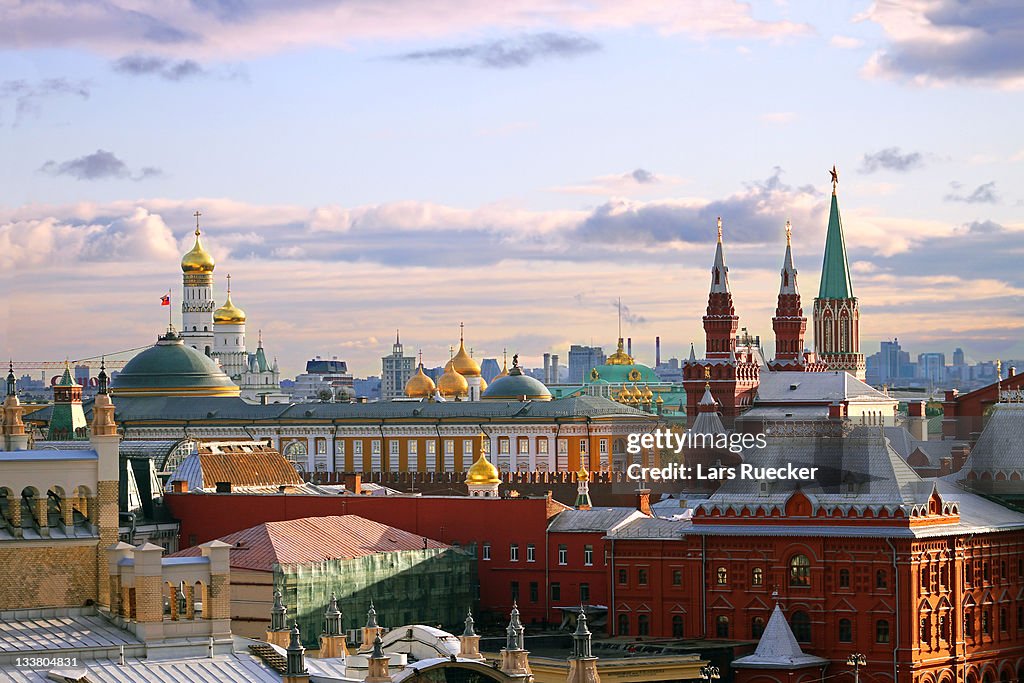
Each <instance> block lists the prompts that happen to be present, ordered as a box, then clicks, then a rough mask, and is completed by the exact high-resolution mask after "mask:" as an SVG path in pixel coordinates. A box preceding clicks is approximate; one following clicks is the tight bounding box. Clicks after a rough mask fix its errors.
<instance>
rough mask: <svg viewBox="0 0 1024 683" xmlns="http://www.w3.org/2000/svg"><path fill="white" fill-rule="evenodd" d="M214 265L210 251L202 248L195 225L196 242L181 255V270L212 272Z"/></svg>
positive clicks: (184, 271) (185, 271)
mask: <svg viewBox="0 0 1024 683" xmlns="http://www.w3.org/2000/svg"><path fill="white" fill-rule="evenodd" d="M216 265H217V263H216V262H215V261H214V260H213V257H212V256H210V252H208V251H206V249H204V248H203V243H202V241H200V239H199V228H198V227H196V243H195V245H194V246H193V247H192V249H191V250H190V251H189V252H188V253H187V254H185V255H184V256H182V257H181V272H183V273H212V272H213V269H214V267H215V266H216Z"/></svg>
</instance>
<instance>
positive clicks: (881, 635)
mask: <svg viewBox="0 0 1024 683" xmlns="http://www.w3.org/2000/svg"><path fill="white" fill-rule="evenodd" d="M875 642H876V643H888V642H889V621H888V620H887V619H879V620H878V621H876V622H875Z"/></svg>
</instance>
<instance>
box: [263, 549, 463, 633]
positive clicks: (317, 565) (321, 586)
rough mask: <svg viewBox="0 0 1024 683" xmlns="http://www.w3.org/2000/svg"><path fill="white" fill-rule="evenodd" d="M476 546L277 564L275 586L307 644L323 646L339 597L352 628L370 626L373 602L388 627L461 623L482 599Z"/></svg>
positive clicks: (347, 627)
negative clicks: (328, 611)
mask: <svg viewBox="0 0 1024 683" xmlns="http://www.w3.org/2000/svg"><path fill="white" fill-rule="evenodd" d="M476 570H477V568H476V551H475V548H472V547H467V548H464V549H462V548H429V549H424V550H401V551H392V552H384V553H377V554H374V555H365V556H363V557H357V558H353V559H331V560H324V561H321V562H310V563H305V564H289V565H274V587H275V588H276V589H277V590H280V591H281V593H282V595H283V596H284V601H285V605H287V607H288V622H289V625H290V624H291V621H292V620H295V621H297V622H298V624H299V630H300V631H301V632H302V643H303V645H304V646H305V647H308V648H317V647H319V644H318V638H319V636H320V633H322V632H323V629H324V608H325V607H326V606H327V603H328V602H330V599H331V593H332V592H334V593H335V594H337V596H338V607H339V608H340V609H341V611H342V614H343V623H344V628H345V630H346V631H349V630H351V629H361V628H362V627H363V626H365V625H366V613H367V610H368V609H369V607H370V602H371V601H372V602H373V606H374V609H376V611H377V623H378V624H379V625H380V626H383V627H385V628H396V627H398V626H404V625H407V624H425V625H428V626H438V625H440V626H441V627H442V628H446V629H452V628H456V627H459V628H460V630H459V631H458V632H459V633H461V632H462V631H461V626H462V623H463V620H464V619H465V618H466V610H467V609H470V608H471V607H473V606H475V604H476V601H477V598H478V593H479V589H478V585H477V571H476Z"/></svg>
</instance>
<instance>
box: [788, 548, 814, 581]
mask: <svg viewBox="0 0 1024 683" xmlns="http://www.w3.org/2000/svg"><path fill="white" fill-rule="evenodd" d="M789 585H790V586H810V585H811V561H810V560H809V559H807V556H806V555H794V556H793V557H792V559H790V561H789Z"/></svg>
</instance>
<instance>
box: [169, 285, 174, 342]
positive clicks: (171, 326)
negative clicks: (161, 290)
mask: <svg viewBox="0 0 1024 683" xmlns="http://www.w3.org/2000/svg"><path fill="white" fill-rule="evenodd" d="M173 311H174V307H173V306H171V290H169V289H168V290H167V331H168V332H170V331H171V330H173V329H174V319H173V318H172V317H171V315H172V314H173Z"/></svg>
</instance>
